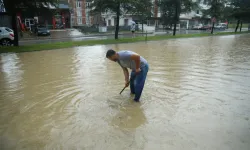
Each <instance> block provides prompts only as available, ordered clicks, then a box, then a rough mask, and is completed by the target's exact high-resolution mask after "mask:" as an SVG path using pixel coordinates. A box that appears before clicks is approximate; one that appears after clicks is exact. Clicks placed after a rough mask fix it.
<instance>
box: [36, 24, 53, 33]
mask: <svg viewBox="0 0 250 150" xmlns="http://www.w3.org/2000/svg"><path fill="white" fill-rule="evenodd" d="M36 34H37V35H38V36H39V35H45V36H48V35H50V31H49V29H48V28H47V27H46V26H43V25H39V26H37V33H36Z"/></svg>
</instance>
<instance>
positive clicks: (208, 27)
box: [201, 25, 212, 30]
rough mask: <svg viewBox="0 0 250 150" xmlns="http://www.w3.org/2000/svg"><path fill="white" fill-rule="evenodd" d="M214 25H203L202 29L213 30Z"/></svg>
mask: <svg viewBox="0 0 250 150" xmlns="http://www.w3.org/2000/svg"><path fill="white" fill-rule="evenodd" d="M211 29H212V26H211V25H204V26H202V27H201V30H211Z"/></svg>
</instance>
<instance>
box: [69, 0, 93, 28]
mask: <svg viewBox="0 0 250 150" xmlns="http://www.w3.org/2000/svg"><path fill="white" fill-rule="evenodd" d="M68 2H69V4H70V6H71V24H72V26H83V25H87V26H90V25H92V24H93V17H92V16H91V15H90V9H89V5H90V3H91V2H90V1H89V0H69V1H68Z"/></svg>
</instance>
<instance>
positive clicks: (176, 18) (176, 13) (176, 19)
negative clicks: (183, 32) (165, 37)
mask: <svg viewBox="0 0 250 150" xmlns="http://www.w3.org/2000/svg"><path fill="white" fill-rule="evenodd" d="M177 21H178V2H176V5H175V22H174V32H173V36H175V34H176V25H177Z"/></svg>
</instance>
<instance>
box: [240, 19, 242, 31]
mask: <svg viewBox="0 0 250 150" xmlns="http://www.w3.org/2000/svg"><path fill="white" fill-rule="evenodd" d="M241 29H242V21H241V22H240V32H241Z"/></svg>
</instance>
